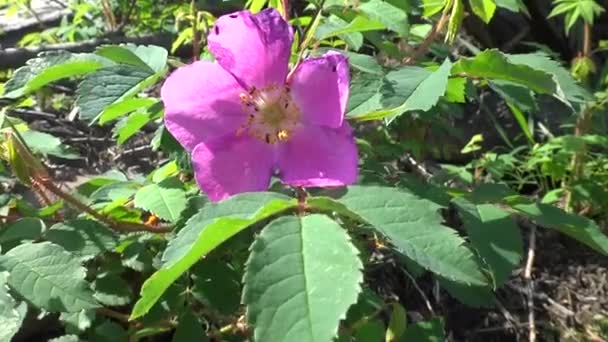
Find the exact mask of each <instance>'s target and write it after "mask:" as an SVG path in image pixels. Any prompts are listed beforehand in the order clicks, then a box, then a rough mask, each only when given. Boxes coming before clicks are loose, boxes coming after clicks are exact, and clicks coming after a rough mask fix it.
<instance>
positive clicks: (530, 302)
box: [524, 225, 536, 342]
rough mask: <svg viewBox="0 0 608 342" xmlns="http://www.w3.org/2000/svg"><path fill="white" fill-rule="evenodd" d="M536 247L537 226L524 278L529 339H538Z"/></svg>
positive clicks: (531, 234) (532, 230)
mask: <svg viewBox="0 0 608 342" xmlns="http://www.w3.org/2000/svg"><path fill="white" fill-rule="evenodd" d="M535 248H536V226H534V225H533V226H532V227H531V228H530V234H529V241H528V259H527V260H526V268H525V270H524V279H525V280H526V282H527V283H528V293H527V295H528V301H527V306H528V324H529V326H528V329H529V334H528V341H530V342H535V341H536V323H535V321H534V280H533V279H532V267H533V265H534V254H535Z"/></svg>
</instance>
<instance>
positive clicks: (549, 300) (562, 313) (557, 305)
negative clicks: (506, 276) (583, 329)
mask: <svg viewBox="0 0 608 342" xmlns="http://www.w3.org/2000/svg"><path fill="white" fill-rule="evenodd" d="M507 286H508V287H509V288H511V289H512V290H515V291H517V292H519V293H521V294H524V295H527V293H528V290H527V289H524V288H522V287H519V286H517V285H513V284H509V283H507ZM532 295H533V296H534V298H536V299H539V300H542V301H546V302H547V303H548V304H549V305H550V306H553V307H555V309H556V311H557V312H556V313H557V314H559V315H560V316H565V317H569V316H574V311H572V310H570V309H568V308H567V307H565V306H563V305H562V304H560V303H558V302H556V301H555V300H554V299H553V298H551V297H549V296H548V295H546V294H544V293H538V292H535V293H533V294H532Z"/></svg>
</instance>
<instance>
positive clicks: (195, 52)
mask: <svg viewBox="0 0 608 342" xmlns="http://www.w3.org/2000/svg"><path fill="white" fill-rule="evenodd" d="M197 13H198V11H197V8H196V0H192V2H190V16H191V17H192V60H193V61H198V60H199V55H200V54H201V31H200V30H199V29H198V14H197Z"/></svg>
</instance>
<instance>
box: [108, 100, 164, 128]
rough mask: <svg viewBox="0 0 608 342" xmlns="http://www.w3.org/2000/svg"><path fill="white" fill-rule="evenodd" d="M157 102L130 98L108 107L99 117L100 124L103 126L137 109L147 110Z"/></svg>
mask: <svg viewBox="0 0 608 342" xmlns="http://www.w3.org/2000/svg"><path fill="white" fill-rule="evenodd" d="M156 102H157V100H156V99H153V98H149V97H140V98H130V99H126V100H124V101H120V102H116V103H114V104H112V105H110V106H108V107H107V108H106V109H104V111H103V112H102V113H101V115H100V116H99V124H100V125H103V124H105V123H108V122H110V121H112V120H116V119H118V118H119V117H121V116H123V115H125V114H128V113H131V112H133V111H135V110H137V109H141V108H147V107H150V106H151V105H153V104H154V103H156Z"/></svg>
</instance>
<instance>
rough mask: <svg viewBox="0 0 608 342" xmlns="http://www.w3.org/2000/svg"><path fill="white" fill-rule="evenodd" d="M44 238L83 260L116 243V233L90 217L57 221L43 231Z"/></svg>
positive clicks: (110, 248)
mask: <svg viewBox="0 0 608 342" xmlns="http://www.w3.org/2000/svg"><path fill="white" fill-rule="evenodd" d="M44 238H45V239H46V240H48V241H51V242H53V243H54V244H56V245H59V246H61V247H63V248H64V249H65V250H67V251H68V252H71V253H73V254H74V255H77V256H79V257H80V258H82V259H83V260H88V259H91V258H94V257H96V256H98V255H99V254H102V253H104V252H109V251H112V250H114V248H115V247H116V246H117V245H118V236H117V235H116V233H114V232H113V231H112V230H111V229H110V228H108V227H106V226H104V225H103V224H101V223H99V222H98V221H94V220H90V219H75V220H71V221H66V222H63V223H57V224H55V225H54V226H52V227H51V229H49V230H47V231H46V232H45V233H44Z"/></svg>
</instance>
